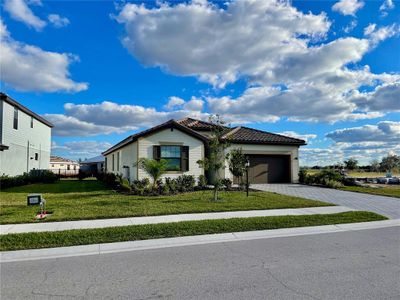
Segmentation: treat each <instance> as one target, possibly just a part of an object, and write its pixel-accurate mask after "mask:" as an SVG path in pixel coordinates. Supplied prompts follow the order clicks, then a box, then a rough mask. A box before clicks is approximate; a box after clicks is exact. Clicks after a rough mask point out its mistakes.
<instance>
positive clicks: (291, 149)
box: [222, 144, 299, 183]
mask: <svg viewBox="0 0 400 300" xmlns="http://www.w3.org/2000/svg"><path fill="white" fill-rule="evenodd" d="M235 148H242V151H243V153H244V154H281V155H290V161H291V163H290V165H291V181H292V182H293V183H296V182H298V181H299V175H298V174H299V159H298V158H299V147H298V146H283V145H252V144H232V145H231V146H230V147H229V148H227V149H226V151H225V152H226V153H228V152H229V151H230V150H231V149H235ZM222 175H223V176H225V177H227V178H230V179H231V180H233V175H232V173H231V172H230V171H229V168H228V162H227V161H226V162H225V169H224V170H223V171H222Z"/></svg>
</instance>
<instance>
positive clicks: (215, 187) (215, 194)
mask: <svg viewBox="0 0 400 300" xmlns="http://www.w3.org/2000/svg"><path fill="white" fill-rule="evenodd" d="M214 201H215V202H216V201H218V186H217V185H214Z"/></svg>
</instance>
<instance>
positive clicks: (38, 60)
mask: <svg viewBox="0 0 400 300" xmlns="http://www.w3.org/2000/svg"><path fill="white" fill-rule="evenodd" d="M0 28H1V36H0V38H1V40H0V52H1V60H0V67H1V73H2V74H1V80H2V81H3V82H4V83H6V84H8V85H10V86H11V87H13V88H14V89H16V90H21V91H42V92H55V91H67V92H79V91H82V90H86V89H87V88H88V84H87V83H84V82H75V81H73V80H72V79H71V78H70V73H69V70H68V68H69V66H70V64H71V63H73V62H75V61H77V60H78V57H77V56H75V55H72V54H69V53H58V52H51V51H45V50H43V49H41V48H39V47H36V46H33V45H28V44H25V43H22V42H18V41H16V40H14V39H13V38H12V37H11V36H10V33H9V32H8V31H7V27H6V26H5V24H4V23H3V22H2V20H1V19H0Z"/></svg>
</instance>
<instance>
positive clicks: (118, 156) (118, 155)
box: [117, 152, 121, 171]
mask: <svg viewBox="0 0 400 300" xmlns="http://www.w3.org/2000/svg"><path fill="white" fill-rule="evenodd" d="M120 156H121V152H118V153H117V171H119V159H120Z"/></svg>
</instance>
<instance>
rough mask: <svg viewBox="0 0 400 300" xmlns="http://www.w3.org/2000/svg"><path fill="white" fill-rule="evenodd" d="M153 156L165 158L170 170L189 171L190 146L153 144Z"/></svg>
mask: <svg viewBox="0 0 400 300" xmlns="http://www.w3.org/2000/svg"><path fill="white" fill-rule="evenodd" d="M153 158H154V159H156V160H160V159H165V160H166V161H167V162H168V171H182V172H186V171H189V146H175V145H168V146H167V145H165V146H153Z"/></svg>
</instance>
